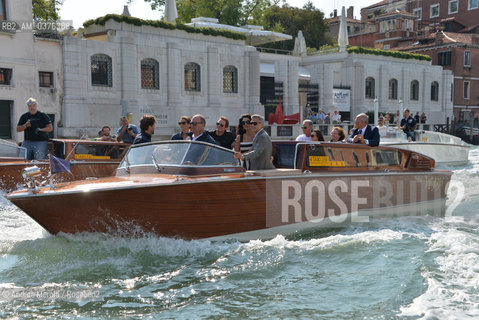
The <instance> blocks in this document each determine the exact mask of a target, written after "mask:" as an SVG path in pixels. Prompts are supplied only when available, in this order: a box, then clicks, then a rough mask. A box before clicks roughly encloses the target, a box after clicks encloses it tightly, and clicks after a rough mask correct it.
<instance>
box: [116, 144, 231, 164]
mask: <svg viewBox="0 0 479 320" xmlns="http://www.w3.org/2000/svg"><path fill="white" fill-rule="evenodd" d="M233 155H234V152H233V151H230V150H227V149H224V148H221V147H218V146H214V145H211V144H208V143H203V142H192V141H165V142H157V143H153V144H145V145H139V146H138V147H136V146H133V147H132V148H130V150H129V151H128V154H127V155H126V156H125V158H124V159H123V161H122V163H121V165H120V168H121V167H125V168H126V167H131V166H139V165H156V166H159V165H161V166H225V165H227V166H238V167H239V166H240V164H239V162H238V160H237V159H235V158H234V157H233Z"/></svg>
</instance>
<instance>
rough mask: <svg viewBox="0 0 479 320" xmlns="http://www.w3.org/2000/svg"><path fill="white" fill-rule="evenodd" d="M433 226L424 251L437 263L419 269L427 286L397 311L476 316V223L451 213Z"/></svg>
mask: <svg viewBox="0 0 479 320" xmlns="http://www.w3.org/2000/svg"><path fill="white" fill-rule="evenodd" d="M465 222H467V224H466V223H465ZM466 226H467V227H468V229H467V228H465V227H466ZM435 227H436V228H437V229H438V232H436V233H433V234H432V235H431V237H430V239H429V241H428V245H429V250H428V253H431V254H436V255H437V257H436V258H435V259H434V262H435V263H436V264H437V267H433V268H428V269H427V271H424V272H423V274H422V275H423V277H424V278H425V279H426V280H427V290H426V291H425V292H424V293H423V294H422V295H420V296H419V297H417V298H416V299H414V300H413V301H412V303H411V304H409V305H408V306H404V307H402V308H401V315H403V316H420V317H422V318H423V319H430V318H437V319H477V318H478V317H479V308H478V306H479V295H478V294H477V292H478V290H479V268H478V266H479V235H478V234H477V232H476V231H475V230H477V228H478V227H479V223H477V221H467V220H466V221H465V220H464V219H461V218H459V217H454V218H450V219H448V220H446V221H445V222H444V223H443V224H442V225H437V226H435Z"/></svg>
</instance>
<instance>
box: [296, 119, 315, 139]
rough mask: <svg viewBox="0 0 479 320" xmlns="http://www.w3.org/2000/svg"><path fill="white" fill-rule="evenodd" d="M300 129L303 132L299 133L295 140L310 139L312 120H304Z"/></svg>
mask: <svg viewBox="0 0 479 320" xmlns="http://www.w3.org/2000/svg"><path fill="white" fill-rule="evenodd" d="M301 129H303V134H300V135H299V136H298V137H297V138H296V141H311V133H312V132H313V121H311V120H304V121H303V125H302V126H301Z"/></svg>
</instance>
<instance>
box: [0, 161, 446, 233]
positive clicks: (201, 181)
mask: <svg viewBox="0 0 479 320" xmlns="http://www.w3.org/2000/svg"><path fill="white" fill-rule="evenodd" d="M271 172H274V170H273V171H271ZM450 177H451V173H450V172H446V171H431V172H388V173H384V172H376V173H371V172H369V173H347V174H346V173H342V174H336V173H321V174H311V173H309V174H308V173H299V174H298V172H297V171H296V170H295V171H292V172H291V174H290V175H288V176H284V175H281V176H274V175H270V173H267V174H266V176H252V177H248V176H247V175H246V176H244V175H235V176H230V177H225V176H222V177H202V178H198V179H186V180H178V179H177V178H175V177H164V178H163V179H162V180H161V181H157V182H155V183H150V184H148V185H145V184H141V180H142V179H143V177H141V176H140V175H139V176H138V177H135V176H133V177H130V178H128V179H127V180H125V181H122V179H121V177H112V178H109V180H108V179H106V180H105V179H103V180H104V183H101V184H98V183H91V184H88V183H87V182H78V184H76V183H73V184H72V183H70V184H69V185H68V186H59V187H58V188H57V189H56V190H54V191H51V192H49V191H48V190H42V191H40V192H39V193H38V194H28V193H27V192H14V193H11V194H9V195H8V199H9V200H10V201H12V202H13V203H14V204H15V205H16V206H18V207H19V208H20V209H22V210H23V211H25V212H26V213H27V214H28V215H29V216H30V217H32V218H33V219H34V220H35V221H37V222H38V223H39V224H40V225H41V226H43V227H44V228H45V229H46V230H48V231H49V232H50V233H52V234H57V233H59V232H65V233H78V232H106V233H111V234H119V235H126V236H131V235H134V234H135V233H136V232H137V231H138V230H141V232H147V233H154V234H156V235H159V236H165V237H180V238H184V239H200V238H213V239H224V238H236V239H241V240H249V239H258V238H271V237H273V236H274V235H276V234H285V235H287V234H291V233H294V232H297V231H301V230H304V229H311V228H318V227H322V226H331V224H342V223H344V222H345V220H347V219H351V222H355V221H357V222H361V221H363V222H364V221H365V220H367V218H368V216H364V215H363V214H367V213H368V212H369V213H372V214H377V213H380V214H387V215H398V216H400V215H403V214H404V210H403V208H404V207H406V208H408V207H409V208H411V207H415V208H419V206H426V207H425V208H421V213H423V214H425V213H436V214H442V213H443V211H442V210H443V209H444V206H443V205H444V201H445V198H446V189H447V184H448V182H449V180H450ZM134 181H137V182H138V183H134ZM437 204H439V206H437ZM430 205H431V206H430ZM52 208H57V209H53V210H52ZM438 210H439V211H438ZM138 228H139V229H138Z"/></svg>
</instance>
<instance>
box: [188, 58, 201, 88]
mask: <svg viewBox="0 0 479 320" xmlns="http://www.w3.org/2000/svg"><path fill="white" fill-rule="evenodd" d="M185 90H186V91H201V75H200V66H199V64H197V63H194V62H190V63H187V64H185Z"/></svg>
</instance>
